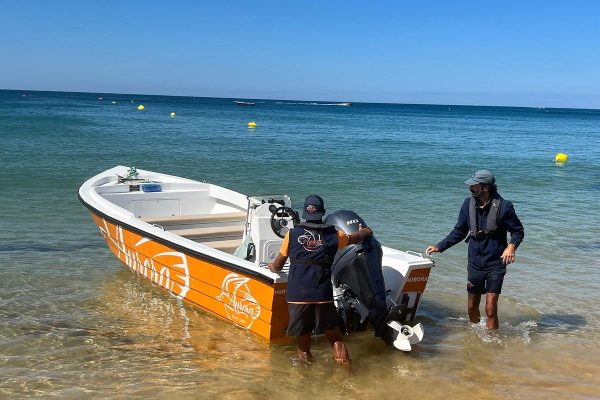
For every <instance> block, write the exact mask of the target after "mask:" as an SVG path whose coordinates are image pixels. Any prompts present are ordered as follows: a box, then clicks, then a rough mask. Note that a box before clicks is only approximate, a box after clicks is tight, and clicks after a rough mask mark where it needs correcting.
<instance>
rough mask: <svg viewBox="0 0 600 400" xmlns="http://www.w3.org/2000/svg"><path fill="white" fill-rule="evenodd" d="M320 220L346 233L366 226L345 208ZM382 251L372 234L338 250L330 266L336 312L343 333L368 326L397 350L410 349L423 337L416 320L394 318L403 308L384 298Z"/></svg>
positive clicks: (399, 314)
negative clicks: (404, 321) (405, 321)
mask: <svg viewBox="0 0 600 400" xmlns="http://www.w3.org/2000/svg"><path fill="white" fill-rule="evenodd" d="M324 222H325V223H326V224H328V225H334V226H336V227H337V228H338V229H339V230H342V231H344V233H346V234H348V235H350V234H353V233H356V232H358V229H359V225H362V226H367V224H366V223H365V222H364V220H363V219H362V218H361V217H360V216H358V215H357V214H356V213H355V212H354V211H348V210H340V211H336V212H334V213H333V214H330V215H328V216H327V218H326V219H325V221H324ZM382 255H383V251H382V249H381V244H380V243H379V242H378V241H377V239H376V238H375V237H374V236H371V237H368V238H366V239H365V240H363V242H362V243H360V244H354V245H349V246H346V247H345V248H344V249H342V250H340V251H338V253H337V254H336V257H335V259H334V262H333V266H332V268H331V275H332V282H333V289H334V297H335V300H336V306H337V309H338V315H339V316H340V318H341V320H342V321H343V327H344V328H345V330H346V332H347V333H351V332H352V331H355V330H364V329H365V328H367V326H371V327H372V329H373V330H374V331H375V336H377V337H381V338H382V339H383V340H384V341H386V342H387V343H392V344H394V346H396V347H397V348H399V349H401V350H410V349H411V347H410V344H411V343H412V344H414V343H418V342H419V341H420V340H421V338H422V337H423V332H422V327H421V326H420V324H418V326H415V327H414V328H411V327H409V326H407V325H401V324H400V323H399V322H398V320H400V318H401V314H402V312H403V311H404V310H403V309H402V308H403V306H402V305H395V304H392V302H391V301H389V300H388V298H387V294H386V289H385V281H384V277H383V270H382V262H381V259H382Z"/></svg>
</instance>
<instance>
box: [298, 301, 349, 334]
mask: <svg viewBox="0 0 600 400" xmlns="http://www.w3.org/2000/svg"><path fill="white" fill-rule="evenodd" d="M288 311H289V313H290V322H289V323H288V329H287V335H288V336H304V335H310V334H315V335H320V334H322V333H325V330H329V329H334V328H335V327H337V326H339V324H338V315H337V310H336V308H335V305H334V304H333V302H331V303H323V304H291V303H288Z"/></svg>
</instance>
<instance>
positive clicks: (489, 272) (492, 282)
mask: <svg viewBox="0 0 600 400" xmlns="http://www.w3.org/2000/svg"><path fill="white" fill-rule="evenodd" d="M467 271H468V277H467V291H468V292H469V293H475V294H484V293H497V294H500V293H501V292H502V283H503V282H504V275H506V266H505V265H502V264H501V265H499V266H496V267H493V268H486V269H482V270H481V269H477V268H473V267H471V266H469V267H467Z"/></svg>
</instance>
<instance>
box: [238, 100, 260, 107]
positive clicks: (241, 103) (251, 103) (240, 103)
mask: <svg viewBox="0 0 600 400" xmlns="http://www.w3.org/2000/svg"><path fill="white" fill-rule="evenodd" d="M233 102H234V103H235V105H237V106H254V105H256V103H254V102H251V101H241V100H234V101H233Z"/></svg>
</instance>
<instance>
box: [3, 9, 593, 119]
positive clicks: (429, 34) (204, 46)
mask: <svg viewBox="0 0 600 400" xmlns="http://www.w3.org/2000/svg"><path fill="white" fill-rule="evenodd" d="M599 25H600V2H596V1H577V0H574V1H551V0H546V1H508V0H507V1H450V0H449V1H410V2H409V1H372V2H367V1H364V2H359V1H285V0H284V1H281V0H280V1H267V0H265V1H258V0H257V1H250V0H248V1H237V0H225V1H169V2H167V1H161V2H158V1H150V0H148V1H127V0H119V1H117V0H103V1H83V0H82V1H67V0H62V1H61V0H54V1H50V0H46V1H33V0H14V1H8V0H0V88H3V89H28V90H59V91H61V90H64V91H83V92H116V93H144V94H166V95H187V96H209V97H213V96H214V97H233V98H270V99H298V100H332V101H354V102H360V101H366V102H391V103H429V104H479V105H516V106H547V107H583V108H600V29H599V28H598V26H599Z"/></svg>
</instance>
